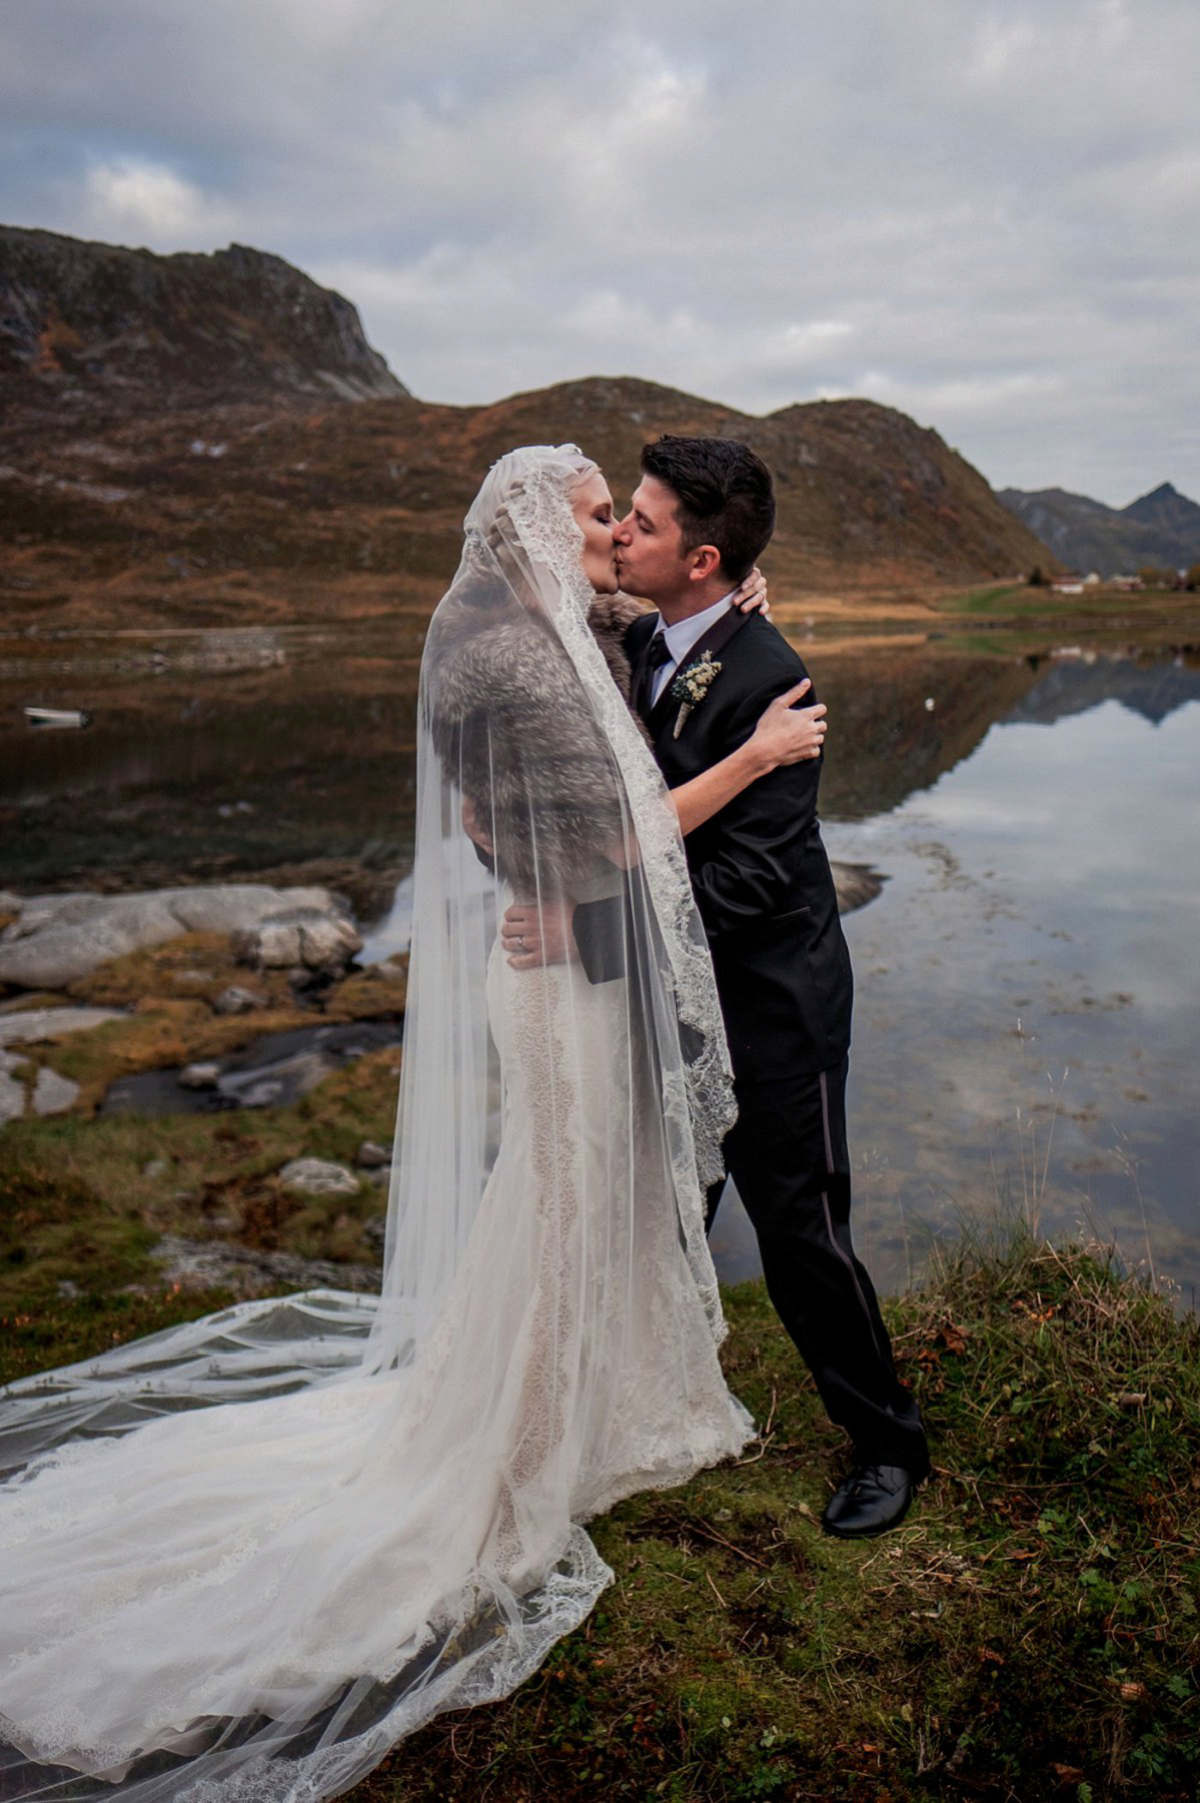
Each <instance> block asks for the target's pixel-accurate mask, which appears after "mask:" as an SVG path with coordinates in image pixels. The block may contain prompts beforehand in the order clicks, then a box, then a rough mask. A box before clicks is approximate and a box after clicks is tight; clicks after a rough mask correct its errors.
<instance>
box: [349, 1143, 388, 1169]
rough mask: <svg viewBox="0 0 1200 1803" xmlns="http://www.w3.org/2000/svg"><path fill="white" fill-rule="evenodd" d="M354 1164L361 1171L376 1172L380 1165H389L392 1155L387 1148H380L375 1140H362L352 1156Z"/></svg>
mask: <svg viewBox="0 0 1200 1803" xmlns="http://www.w3.org/2000/svg"><path fill="white" fill-rule="evenodd" d="M354 1162H355V1164H356V1165H357V1166H358V1167H359V1169H360V1170H363V1171H377V1170H378V1169H379V1167H380V1165H384V1164H390V1163H391V1162H392V1154H391V1152H390V1150H389V1149H388V1147H387V1146H381V1145H379V1143H378V1142H377V1141H376V1140H373V1139H364V1140H363V1143H362V1145H361V1146H360V1147H359V1148H358V1151H357V1152H356V1153H355V1154H354Z"/></svg>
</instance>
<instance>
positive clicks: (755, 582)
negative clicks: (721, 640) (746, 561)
mask: <svg viewBox="0 0 1200 1803" xmlns="http://www.w3.org/2000/svg"><path fill="white" fill-rule="evenodd" d="M730 605H731V606H732V607H736V608H737V611H738V612H739V613H740V614H763V615H764V616H765V615H766V614H769V613H770V611H771V603H770V602H769V601H768V600H767V579H766V577H765V576H764V575H763V573H762V571H761V570H760V569H759V567H758V565H757V564H755V566H754V568H753V569H752V570H751V572H750V574H749V575H748V576H747V577H746V579H745V581H744V582H741V583H739V584H738V586H737V588H735V589H734V591H733V599H732V601H731V603H730Z"/></svg>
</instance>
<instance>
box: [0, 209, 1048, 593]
mask: <svg viewBox="0 0 1200 1803" xmlns="http://www.w3.org/2000/svg"><path fill="white" fill-rule="evenodd" d="M0 398H3V400H4V401H5V403H6V405H5V409H4V414H3V417H2V418H0V547H4V548H5V549H6V553H7V554H6V556H5V557H4V559H3V565H4V567H3V568H2V569H0V588H3V590H4V591H5V592H4V603H3V604H4V607H5V611H6V613H7V614H8V615H9V616H10V617H11V618H14V619H15V618H18V617H22V618H24V619H26V620H34V619H36V620H39V621H44V620H46V619H47V618H48V617H50V618H52V619H53V620H54V621H55V623H61V624H66V623H70V622H72V621H81V620H83V619H88V620H90V619H92V618H93V617H94V616H96V615H97V614H98V613H99V612H103V613H104V616H105V617H107V618H111V617H113V610H114V609H115V610H116V612H117V613H118V614H119V615H120V617H121V619H122V620H123V621H127V622H128V623H130V624H135V623H151V622H162V623H164V624H166V623H176V624H184V623H186V624H201V623H204V624H218V623H221V622H224V621H229V622H231V623H232V622H239V621H246V620H247V619H251V620H254V621H256V622H258V621H261V622H264V623H266V622H272V621H279V620H286V619H291V618H314V617H323V616H326V615H329V614H356V615H361V614H364V613H365V614H370V613H383V612H388V611H394V610H395V608H396V606H397V596H398V594H400V593H403V594H404V595H405V597H406V600H407V602H408V604H409V605H412V606H414V607H416V608H418V609H419V608H422V607H426V606H428V604H429V601H430V600H431V599H433V598H436V594H437V593H438V592H440V590H441V588H442V587H443V586H444V584H445V582H446V579H447V578H448V577H449V575H450V574H451V573H452V571H453V569H454V567H455V564H456V562H457V559H458V554H459V549H460V545H461V528H462V519H463V515H464V513H465V512H466V509H467V506H468V505H469V503H470V500H471V497H472V496H473V494H474V493H475V490H476V489H477V487H478V485H479V482H480V479H481V477H482V476H483V474H484V472H485V470H486V469H487V467H488V464H489V463H490V462H491V461H492V460H493V459H494V458H496V457H497V456H499V455H500V454H501V453H502V452H503V451H506V450H508V449H510V448H511V447H512V446H513V445H517V444H522V443H526V444H528V443H545V442H547V441H550V442H562V441H563V440H573V441H575V442H576V443H578V444H580V445H582V446H583V447H584V449H585V450H587V451H588V452H589V453H590V454H591V455H592V456H594V457H596V458H597V460H598V461H599V462H600V463H601V465H602V466H603V468H604V470H605V472H606V474H607V475H608V477H609V480H610V482H611V483H612V486H613V490H614V493H615V494H616V496H617V497H618V500H619V501H622V500H625V499H627V498H628V495H629V493H630V491H631V489H632V487H633V486H634V485H635V483H636V481H637V476H638V455H639V452H640V449H641V447H642V445H643V444H644V443H645V441H646V440H647V439H648V438H652V437H655V436H657V435H658V434H659V433H661V432H684V433H713V434H724V435H729V436H733V437H738V438H742V439H745V440H746V441H747V442H748V443H750V444H751V445H753V446H754V448H755V449H756V450H758V451H759V452H760V453H761V454H762V456H763V457H764V458H765V459H766V461H767V462H768V463H769V464H770V466H771V468H772V469H773V471H774V472H775V475H776V478H777V485H778V497H779V527H778V533H777V536H776V539H775V541H774V543H773V545H772V547H771V550H770V553H769V562H768V569H769V574H770V576H771V579H772V582H773V584H774V586H775V592H776V595H777V597H778V598H779V599H786V598H788V597H789V596H790V597H793V598H795V597H800V596H803V595H806V594H808V595H814V594H824V595H826V596H842V595H845V594H847V593H852V592H856V591H858V592H863V591H868V590H870V591H874V592H879V591H886V592H888V593H891V594H897V595H900V594H904V593H908V594H909V595H910V596H916V597H918V598H919V596H920V594H921V593H922V592H924V591H927V590H928V589H929V588H930V587H931V586H940V587H947V586H954V585H960V584H961V585H964V586H966V585H970V584H973V583H976V582H982V581H986V580H988V579H989V578H996V577H1009V576H1012V575H1014V574H1016V573H1018V572H1020V571H1022V570H1026V571H1027V570H1029V569H1030V568H1031V567H1032V566H1033V565H1034V564H1037V563H1040V564H1041V565H1042V566H1043V567H1054V561H1053V557H1052V555H1051V554H1050V553H1049V552H1048V551H1047V548H1046V546H1045V545H1043V544H1041V543H1040V542H1039V541H1038V540H1037V539H1036V538H1035V537H1034V536H1033V534H1032V533H1031V532H1030V531H1029V530H1028V528H1027V527H1026V526H1025V525H1024V524H1022V522H1021V521H1020V520H1018V519H1016V518H1014V516H1013V514H1012V513H1011V512H1010V511H1009V510H1008V509H1006V508H1004V507H1002V506H1001V505H1000V504H999V502H998V501H997V499H996V497H995V495H994V494H993V493H992V491H991V489H990V488H989V486H988V484H987V482H986V481H985V480H984V478H983V477H982V476H981V475H980V474H979V472H978V471H977V470H975V469H973V468H972V467H971V465H970V464H968V463H967V462H965V460H964V459H963V458H962V457H960V456H959V455H958V454H957V452H955V451H952V450H951V449H950V448H949V447H948V446H947V445H946V444H945V443H944V442H943V440H942V439H941V438H940V437H939V436H938V434H937V433H936V432H934V431H932V430H930V429H928V428H924V427H921V426H918V425H916V424H915V423H914V421H912V420H911V419H909V418H908V417H907V416H906V415H904V414H902V413H898V412H896V411H895V410H894V409H892V408H889V407H882V406H878V405H876V404H875V403H874V402H871V401H866V400H846V401H820V402H813V403H807V404H800V405H796V406H790V407H785V408H782V409H781V410H780V411H778V412H776V413H772V414H769V415H767V416H766V417H765V418H761V417H758V416H753V415H749V414H743V413H739V412H737V411H736V410H734V409H732V408H729V407H724V406H721V405H720V404H719V403H717V402H713V401H707V400H700V399H698V398H696V397H695V396H693V395H688V394H683V393H680V392H678V391H677V390H675V389H671V388H664V387H661V386H659V385H658V384H656V383H653V382H645V381H639V380H634V379H633V378H629V377H617V378H611V379H610V378H603V377H590V378H587V379H585V380H582V381H576V382H564V383H560V384H558V385H556V386H554V387H552V388H546V389H540V390H538V391H536V392H533V393H527V394H517V395H513V396H510V397H509V398H508V399H506V400H502V401H498V402H495V403H493V404H491V405H488V406H480V407H449V406H439V405H436V404H433V403H429V402H423V401H419V400H417V399H415V398H414V397H413V396H412V395H411V394H409V392H408V391H407V389H405V388H404V387H403V386H402V384H401V383H400V382H398V381H397V380H396V378H395V377H394V376H393V375H392V374H391V372H390V371H389V370H388V368H387V366H386V364H385V363H384V362H383V359H382V358H381V357H379V356H378V354H377V353H376V352H375V351H373V350H372V349H371V348H370V346H369V345H368V344H367V342H366V340H365V338H364V336H363V332H362V328H361V326H360V324H359V320H358V315H357V313H356V312H355V310H354V308H353V307H352V306H351V304H350V303H349V302H348V301H346V300H343V299H342V298H341V296H340V295H336V294H332V293H330V292H329V291H328V290H326V289H323V288H320V287H318V286H317V285H316V284H315V283H313V282H311V281H310V280H309V278H308V277H307V276H305V275H303V274H302V273H301V272H300V271H299V270H296V269H293V268H292V267H291V265H290V264H288V263H285V262H283V261H282V260H281V259H280V258H277V257H272V256H267V255H265V254H264V253H262V252H260V251H255V250H247V249H244V248H242V247H239V246H231V247H230V249H229V250H226V251H220V252H217V253H216V254H215V255H213V256H199V255H191V254H180V255H176V256H170V257H159V256H154V255H152V254H151V253H150V252H148V251H130V250H122V249H119V248H114V247H112V246H107V245H96V244H83V243H77V242H75V241H74V240H72V239H67V238H60V237H56V236H54V235H53V234H51V233H47V232H33V231H22V230H16V229H4V228H0ZM347 400H355V401H357V402H358V404H357V405H354V406H347V405H344V404H343V403H344V402H345V401H347Z"/></svg>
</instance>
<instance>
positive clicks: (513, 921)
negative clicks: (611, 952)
mask: <svg viewBox="0 0 1200 1803" xmlns="http://www.w3.org/2000/svg"><path fill="white" fill-rule="evenodd" d="M574 919H575V903H574V902H573V901H562V902H543V904H542V906H541V907H540V908H535V907H527V906H525V905H524V904H518V905H516V906H514V907H511V908H510V909H509V910H508V912H507V914H505V916H504V919H503V921H502V923H501V926H500V943H501V944H502V945H503V947H504V950H505V952H506V953H507V954H508V961H509V963H510V964H511V966H512V968H513V969H514V970H537V969H538V967H539V966H540V965H543V964H569V963H572V962H573V961H574V960H575V959H576V958H578V956H579V953H578V951H577V950H576V948H575V937H574V934H573V932H572V925H573V922H574Z"/></svg>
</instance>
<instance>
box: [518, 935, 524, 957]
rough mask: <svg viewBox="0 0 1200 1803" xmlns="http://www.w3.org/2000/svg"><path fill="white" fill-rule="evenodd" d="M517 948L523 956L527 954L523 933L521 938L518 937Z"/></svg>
mask: <svg viewBox="0 0 1200 1803" xmlns="http://www.w3.org/2000/svg"><path fill="white" fill-rule="evenodd" d="M517 950H518V952H520V954H521V956H522V957H524V956H525V939H524V935H522V936H521V938H519V939H518V940H517Z"/></svg>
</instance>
